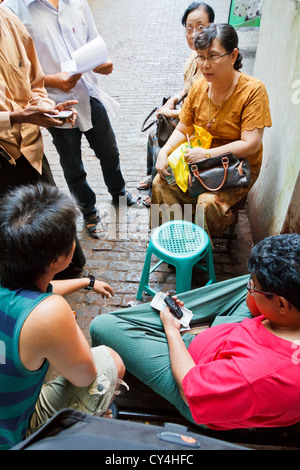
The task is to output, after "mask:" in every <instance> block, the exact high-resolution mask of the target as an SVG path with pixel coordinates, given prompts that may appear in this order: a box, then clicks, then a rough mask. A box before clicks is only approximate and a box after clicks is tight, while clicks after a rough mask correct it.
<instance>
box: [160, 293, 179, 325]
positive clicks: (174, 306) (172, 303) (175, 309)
mask: <svg viewBox="0 0 300 470" xmlns="http://www.w3.org/2000/svg"><path fill="white" fill-rule="evenodd" d="M164 301H165V303H166V304H167V306H168V307H169V309H170V312H171V313H172V315H174V317H176V318H177V319H178V320H180V318H182V316H183V311H182V310H181V308H180V307H179V305H178V303H177V302H176V300H174V299H173V297H172V296H171V295H167V296H166V297H165V298H164Z"/></svg>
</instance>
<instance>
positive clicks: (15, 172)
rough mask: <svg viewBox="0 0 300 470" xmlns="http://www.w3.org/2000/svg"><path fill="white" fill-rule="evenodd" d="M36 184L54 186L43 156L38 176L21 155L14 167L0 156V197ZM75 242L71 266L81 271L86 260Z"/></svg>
mask: <svg viewBox="0 0 300 470" xmlns="http://www.w3.org/2000/svg"><path fill="white" fill-rule="evenodd" d="M36 183H48V184H52V185H55V181H54V178H53V176H52V172H51V169H50V166H49V163H48V160H47V158H46V157H45V156H44V157H43V168H42V174H41V175H40V174H39V172H38V171H36V170H35V169H34V168H33V166H31V165H30V163H29V162H28V160H27V159H26V158H25V157H24V156H23V155H22V156H21V157H20V158H18V159H17V160H16V165H11V164H10V163H9V162H7V161H6V160H5V159H4V157H2V156H1V155H0V196H2V195H4V194H5V193H7V192H8V191H9V190H10V189H12V188H14V187H18V186H21V185H28V184H36ZM75 241H76V248H75V252H74V256H73V258H72V264H73V266H74V267H76V268H78V269H82V268H83V266H84V265H85V262H86V259H85V256H84V254H83V251H82V248H81V246H80V243H79V241H78V239H77V237H76V240H75Z"/></svg>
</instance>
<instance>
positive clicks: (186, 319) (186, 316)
mask: <svg viewBox="0 0 300 470" xmlns="http://www.w3.org/2000/svg"><path fill="white" fill-rule="evenodd" d="M166 296H167V294H165V293H164V292H157V294H155V296H154V298H153V299H152V301H151V302H150V305H151V307H153V308H155V310H159V311H160V312H161V311H162V310H164V309H165V308H166V306H167V304H166V303H165V301H164V298H165V297H166ZM180 308H181V310H182V313H183V316H182V317H181V318H180V320H179V321H180V323H181V324H182V326H183V328H184V329H185V330H187V329H189V327H190V321H191V319H192V317H193V313H192V311H191V310H189V309H188V308H185V307H180Z"/></svg>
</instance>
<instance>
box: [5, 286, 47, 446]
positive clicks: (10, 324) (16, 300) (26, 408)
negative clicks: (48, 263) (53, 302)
mask: <svg viewBox="0 0 300 470" xmlns="http://www.w3.org/2000/svg"><path fill="white" fill-rule="evenodd" d="M49 295H52V292H47V293H44V292H41V291H39V290H29V289H19V290H16V291H11V290H9V289H6V288H3V287H1V286H0V450H1V449H10V448H11V447H13V446H14V445H15V444H17V443H18V442H20V441H21V440H23V439H24V438H25V435H26V430H27V428H28V424H29V421H30V418H31V416H32V413H33V411H34V408H35V403H36V401H37V399H38V396H39V393H40V390H41V387H42V385H43V381H44V379H45V375H46V373H47V370H48V367H49V363H48V361H45V362H44V364H43V366H42V367H41V368H40V369H39V370H37V371H34V372H32V371H29V370H28V369H26V368H25V367H24V366H23V364H22V362H21V359H20V356H19V336H20V331H21V328H22V326H23V324H24V322H25V320H26V318H27V317H28V315H29V314H30V313H31V312H32V310H33V309H34V308H35V307H36V306H37V305H38V304H39V303H40V302H42V301H43V300H44V299H45V298H46V297H48V296H49Z"/></svg>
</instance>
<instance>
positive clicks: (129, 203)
mask: <svg viewBox="0 0 300 470" xmlns="http://www.w3.org/2000/svg"><path fill="white" fill-rule="evenodd" d="M124 196H126V198H127V206H133V205H134V204H140V202H141V200H142V198H141V196H138V197H134V196H133V194H131V193H129V192H128V191H126V193H125V194H121V195H120V196H116V197H114V198H113V203H114V204H119V197H124Z"/></svg>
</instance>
